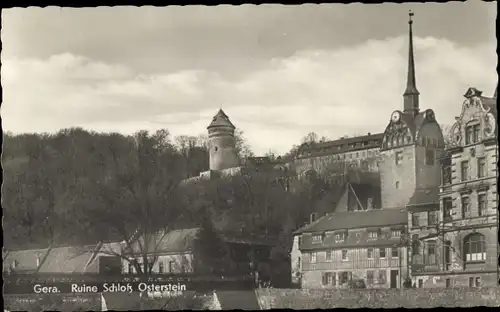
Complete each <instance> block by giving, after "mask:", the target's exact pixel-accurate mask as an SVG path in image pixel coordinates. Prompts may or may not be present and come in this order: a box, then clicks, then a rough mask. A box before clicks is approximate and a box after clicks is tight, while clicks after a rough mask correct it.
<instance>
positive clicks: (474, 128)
mask: <svg viewBox="0 0 500 312" xmlns="http://www.w3.org/2000/svg"><path fill="white" fill-rule="evenodd" d="M472 140H473V143H477V142H479V125H474V126H472Z"/></svg>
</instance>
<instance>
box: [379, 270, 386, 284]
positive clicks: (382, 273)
mask: <svg viewBox="0 0 500 312" xmlns="http://www.w3.org/2000/svg"><path fill="white" fill-rule="evenodd" d="M386 282H387V271H386V270H380V271H378V283H379V284H385V283H386Z"/></svg>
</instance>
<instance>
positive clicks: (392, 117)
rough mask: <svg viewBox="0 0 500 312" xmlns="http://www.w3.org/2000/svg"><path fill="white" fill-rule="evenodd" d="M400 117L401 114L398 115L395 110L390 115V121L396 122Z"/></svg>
mask: <svg viewBox="0 0 500 312" xmlns="http://www.w3.org/2000/svg"><path fill="white" fill-rule="evenodd" d="M400 118H401V116H400V114H399V112H397V111H396V112H394V113H392V115H391V120H392V122H398V121H399V119H400Z"/></svg>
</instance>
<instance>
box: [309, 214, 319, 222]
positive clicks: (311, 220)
mask: <svg viewBox="0 0 500 312" xmlns="http://www.w3.org/2000/svg"><path fill="white" fill-rule="evenodd" d="M316 218H317V213H316V212H313V213H311V215H310V217H309V223H313V222H314V221H316Z"/></svg>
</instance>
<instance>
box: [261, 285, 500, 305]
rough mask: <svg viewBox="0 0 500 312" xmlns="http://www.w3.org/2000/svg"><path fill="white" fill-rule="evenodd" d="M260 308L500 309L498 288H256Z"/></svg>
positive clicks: (499, 288) (499, 290)
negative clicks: (354, 289)
mask: <svg viewBox="0 0 500 312" xmlns="http://www.w3.org/2000/svg"><path fill="white" fill-rule="evenodd" d="M256 293H257V298H258V300H259V304H260V305H261V309H273V308H275V309H285V308H287V309H325V308H364V307H369V308H386V309H391V308H399V307H404V308H434V307H472V306H487V307H490V306H491V307H494V306H500V287H491V288H449V289H446V288H445V289H442V288H441V289H403V290H401V289H378V290H375V289H370V290H356V291H353V290H326V289H267V288H265V289H257V290H256Z"/></svg>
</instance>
